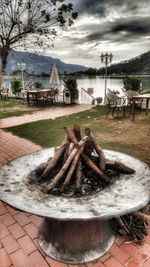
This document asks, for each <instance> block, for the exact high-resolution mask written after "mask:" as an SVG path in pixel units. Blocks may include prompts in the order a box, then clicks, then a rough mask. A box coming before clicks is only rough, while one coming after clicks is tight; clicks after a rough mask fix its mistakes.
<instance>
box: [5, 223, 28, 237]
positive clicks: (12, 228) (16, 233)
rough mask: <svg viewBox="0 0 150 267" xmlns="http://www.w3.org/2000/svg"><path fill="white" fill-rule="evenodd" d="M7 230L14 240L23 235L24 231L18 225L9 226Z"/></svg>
mask: <svg viewBox="0 0 150 267" xmlns="http://www.w3.org/2000/svg"><path fill="white" fill-rule="evenodd" d="M8 229H9V231H10V232H11V234H12V235H13V236H14V238H15V239H17V238H19V237H22V236H24V235H25V231H24V229H23V228H22V227H21V226H20V225H19V224H18V223H15V224H13V225H11V226H9V227H8Z"/></svg>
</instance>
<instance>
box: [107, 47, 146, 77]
mask: <svg viewBox="0 0 150 267" xmlns="http://www.w3.org/2000/svg"><path fill="white" fill-rule="evenodd" d="M108 73H115V74H122V73H123V74H133V73H134V74H136V73H137V74H150V51H148V52H147V53H144V54H141V55H140V56H138V57H135V58H132V59H130V60H127V61H123V62H120V63H118V64H112V65H111V66H110V67H108Z"/></svg>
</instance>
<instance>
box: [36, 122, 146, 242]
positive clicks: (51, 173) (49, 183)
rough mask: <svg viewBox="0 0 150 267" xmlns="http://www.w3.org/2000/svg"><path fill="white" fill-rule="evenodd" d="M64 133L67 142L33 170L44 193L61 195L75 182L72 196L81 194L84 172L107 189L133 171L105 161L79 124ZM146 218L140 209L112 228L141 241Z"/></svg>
mask: <svg viewBox="0 0 150 267" xmlns="http://www.w3.org/2000/svg"><path fill="white" fill-rule="evenodd" d="M64 130H65V132H66V135H67V138H66V142H65V143H64V144H63V145H61V146H60V147H59V148H58V149H56V151H55V153H54V156H53V158H50V159H49V160H48V162H46V163H43V164H42V165H40V166H39V167H38V168H37V169H36V170H35V173H36V176H37V177H38V181H40V182H41V183H43V185H44V187H43V188H44V189H43V191H44V192H45V193H54V191H57V192H58V191H59V193H60V194H63V193H64V192H65V190H66V189H67V188H68V187H69V185H70V184H71V183H74V187H73V188H74V193H79V192H80V193H81V194H80V196H81V195H83V194H82V193H83V192H82V191H83V190H82V185H83V184H84V179H85V170H86V173H87V172H89V173H92V175H91V176H92V177H94V179H95V180H97V181H100V183H101V185H102V187H101V188H103V187H105V186H107V184H108V183H109V182H110V180H111V178H112V177H114V175H118V174H119V173H126V174H132V173H134V172H135V171H134V170H133V169H131V168H129V167H128V166H126V165H124V164H123V163H121V162H118V161H111V160H109V159H107V158H105V155H104V153H103V150H102V148H101V146H100V145H99V144H97V142H96V139H95V137H94V135H93V133H92V131H91V129H89V128H86V129H85V136H84V137H82V135H81V131H80V126H79V125H74V128H73V129H71V128H68V127H64ZM88 183H90V181H88ZM56 188H57V190H56ZM94 190H95V189H94ZM144 212H145V211H144ZM147 218H148V217H145V216H144V214H143V210H142V211H140V212H134V213H133V214H128V215H125V216H121V217H119V218H115V219H113V220H112V227H113V229H114V230H115V231H116V232H118V233H119V234H121V235H123V236H128V237H129V239H131V240H134V241H143V239H144V235H147V225H148V224H147Z"/></svg>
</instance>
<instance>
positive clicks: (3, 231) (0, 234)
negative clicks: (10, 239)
mask: <svg viewBox="0 0 150 267" xmlns="http://www.w3.org/2000/svg"><path fill="white" fill-rule="evenodd" d="M9 234H10V233H9V231H8V229H7V228H6V226H5V224H3V223H0V239H2V238H4V237H5V236H7V235H9Z"/></svg>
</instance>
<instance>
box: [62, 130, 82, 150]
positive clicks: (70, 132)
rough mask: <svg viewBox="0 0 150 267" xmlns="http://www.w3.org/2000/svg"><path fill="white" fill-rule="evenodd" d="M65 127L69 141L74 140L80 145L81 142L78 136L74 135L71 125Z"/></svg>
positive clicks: (73, 141)
mask: <svg viewBox="0 0 150 267" xmlns="http://www.w3.org/2000/svg"><path fill="white" fill-rule="evenodd" d="M64 129H65V132H66V134H67V136H68V139H69V141H70V142H72V143H73V144H74V145H75V146H77V147H78V146H79V143H78V140H77V138H76V137H75V135H74V132H73V130H72V129H71V128H69V127H64Z"/></svg>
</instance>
